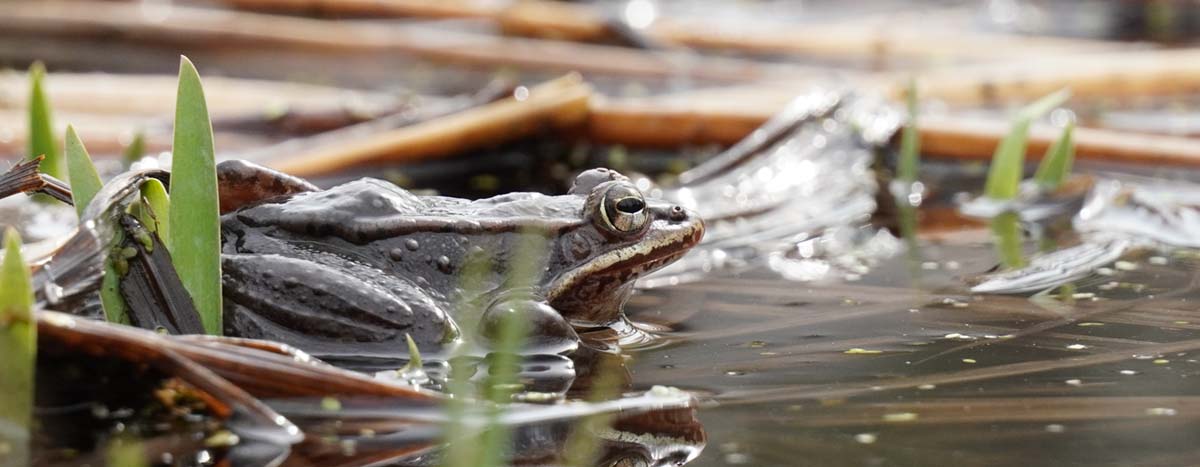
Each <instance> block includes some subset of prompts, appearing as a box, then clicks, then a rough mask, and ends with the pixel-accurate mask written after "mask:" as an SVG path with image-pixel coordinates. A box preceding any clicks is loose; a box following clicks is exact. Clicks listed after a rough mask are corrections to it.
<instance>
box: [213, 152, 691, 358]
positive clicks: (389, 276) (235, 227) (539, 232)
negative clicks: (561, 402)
mask: <svg viewBox="0 0 1200 467" xmlns="http://www.w3.org/2000/svg"><path fill="white" fill-rule="evenodd" d="M293 191H300V192H298V193H291V194H288V195H286V196H283V197H279V198H275V199H269V200H266V201H264V202H261V203H259V204H254V205H249V206H244V207H241V208H240V209H238V210H236V211H232V212H229V213H227V214H225V215H224V216H223V217H222V240H223V247H222V249H223V255H222V267H223V269H224V274H225V281H224V283H225V292H224V294H225V323H226V324H225V326H226V332H227V333H228V334H229V335H237V336H243V337H254V338H265V339H272V340H278V341H282V342H287V343H292V344H295V345H297V346H299V347H301V348H306V349H314V350H316V351H318V352H320V351H331V352H339V351H344V352H354V353H357V354H366V353H372V352H373V351H379V352H388V353H395V352H396V351H398V350H402V349H404V348H405V347H404V346H403V345H402V342H404V340H405V335H410V336H412V338H413V339H414V340H415V341H416V342H417V343H418V345H419V346H420V347H421V348H423V349H425V348H433V349H436V348H437V347H438V346H439V345H440V344H443V343H447V342H449V341H452V340H454V339H455V338H456V337H457V336H458V334H459V330H458V329H459V327H458V325H456V324H455V318H456V317H457V318H459V319H468V318H467V317H465V316H459V313H458V310H461V309H464V308H471V307H474V308H475V309H479V310H486V311H485V312H484V313H483V316H482V317H481V318H480V317H476V318H474V319H478V320H480V329H481V331H480V332H481V333H482V334H483V335H484V336H485V337H486V336H488V335H489V334H490V333H491V332H494V331H491V330H489V329H490V328H491V327H492V326H489V324H494V323H495V322H497V321H499V317H500V316H503V315H505V314H506V313H520V314H521V318H522V319H523V320H525V322H528V323H531V326H530V327H531V328H532V329H530V330H529V331H530V333H531V335H533V336H535V338H534V341H535V342H537V341H538V338H537V337H538V336H541V337H542V338H544V339H546V340H544V342H555V339H557V342H567V341H570V342H571V344H570V345H571V346H573V345H574V339H577V338H576V336H575V332H574V330H573V329H574V328H576V327H579V328H586V327H599V326H606V325H611V324H614V323H617V322H620V321H622V320H623V319H624V316H623V314H622V311H621V308H622V306H623V305H624V303H625V301H626V300H627V299H628V297H629V295H630V294H631V293H632V292H633V282H634V280H635V279H637V278H638V277H639V276H641V275H643V274H645V273H647V272H650V271H653V270H655V269H657V268H660V267H662V266H663V265H666V264H668V263H670V262H672V261H674V260H675V259H677V258H679V257H680V256H682V255H683V254H684V253H685V252H687V250H688V249H689V248H691V247H692V246H693V245H695V244H696V243H698V242H699V241H700V238H701V236H702V235H703V233H704V226H703V223H702V222H701V221H700V219H699V218H698V217H697V216H696V215H695V214H694V213H692V212H690V211H688V210H686V209H684V208H682V207H679V206H672V205H669V204H666V203H662V202H659V201H656V200H649V199H646V198H645V197H643V196H642V194H641V192H640V191H639V190H638V189H637V188H636V187H635V186H634V185H633V184H632V183H630V182H629V180H628V179H627V178H625V177H624V176H622V175H620V174H618V173H616V172H613V171H610V170H606V169H594V170H589V171H587V172H584V173H583V174H581V175H579V177H578V178H576V180H575V185H574V187H573V188H572V189H571V190H570V192H568V193H567V194H565V195H561V196H548V195H543V194H537V193H514V194H508V195H502V196H496V197H493V198H488V199H481V200H474V201H472V200H466V199H458V198H449V197H441V196H417V195H414V194H412V193H409V192H408V191H405V190H403V189H401V188H399V187H396V186H395V185H392V184H391V183H387V182H384V181H381V180H375V179H369V178H367V179H362V180H358V181H354V182H350V183H346V184H343V185H340V186H337V187H334V188H331V189H328V190H324V191H313V190H305V189H301V190H293ZM522 271H528V272H529V273H524V272H522ZM468 305H471V306H468ZM572 348H573V347H572ZM385 349H387V350H385ZM560 350H561V349H560Z"/></svg>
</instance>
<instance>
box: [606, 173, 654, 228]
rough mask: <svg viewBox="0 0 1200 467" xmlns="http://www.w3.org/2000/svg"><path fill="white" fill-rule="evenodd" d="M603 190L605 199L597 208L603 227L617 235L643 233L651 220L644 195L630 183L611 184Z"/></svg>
mask: <svg viewBox="0 0 1200 467" xmlns="http://www.w3.org/2000/svg"><path fill="white" fill-rule="evenodd" d="M602 188H604V189H603V191H602V193H603V197H602V198H601V200H600V203H599V206H596V208H597V211H599V212H598V214H599V216H598V217H599V219H597V220H598V221H599V222H600V224H601V227H602V228H604V229H605V230H608V231H609V232H612V233H614V234H617V235H630V234H635V233H638V232H641V231H642V229H643V228H645V227H646V225H647V224H648V220H649V218H650V216H649V215H648V214H647V213H646V200H645V198H643V197H642V193H641V192H640V191H638V189H637V188H635V187H634V186H633V185H630V184H628V183H620V182H611V184H608V186H607V187H602Z"/></svg>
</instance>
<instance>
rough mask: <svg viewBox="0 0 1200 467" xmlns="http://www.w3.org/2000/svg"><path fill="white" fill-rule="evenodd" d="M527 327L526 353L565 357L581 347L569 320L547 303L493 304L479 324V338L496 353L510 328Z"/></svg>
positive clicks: (514, 300)
mask: <svg viewBox="0 0 1200 467" xmlns="http://www.w3.org/2000/svg"><path fill="white" fill-rule="evenodd" d="M518 325H519V326H521V327H523V328H524V329H523V331H524V332H523V333H522V334H523V336H518V337H523V339H520V342H521V343H522V345H521V347H520V349H519V350H520V351H521V352H522V353H543V354H565V353H570V352H573V351H574V350H575V349H576V348H577V347H578V346H579V335H578V334H576V333H575V328H573V327H571V325H570V324H569V323H567V320H566V319H565V318H563V316H562V315H561V314H559V312H558V311H557V310H555V309H554V308H553V307H551V306H550V305H548V304H547V303H546V302H545V301H542V300H537V299H534V298H510V299H503V300H499V301H496V302H494V303H492V304H491V305H490V306H488V309H487V310H486V311H484V313H483V318H482V319H480V321H479V330H478V331H479V337H481V338H482V340H483V343H484V345H486V346H489V347H492V348H493V349H496V348H497V347H500V346H502V345H503V343H502V342H501V341H502V340H504V339H509V338H512V337H511V336H509V335H507V334H508V333H507V332H506V331H507V330H506V329H505V328H506V327H507V326H518Z"/></svg>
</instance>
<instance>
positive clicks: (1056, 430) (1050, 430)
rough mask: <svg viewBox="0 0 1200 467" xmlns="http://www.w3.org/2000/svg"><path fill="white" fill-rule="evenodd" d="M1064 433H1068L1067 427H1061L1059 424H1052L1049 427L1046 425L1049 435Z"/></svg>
mask: <svg viewBox="0 0 1200 467" xmlns="http://www.w3.org/2000/svg"><path fill="white" fill-rule="evenodd" d="M1064 431H1067V427H1065V426H1062V425H1059V424H1057V423H1051V424H1049V425H1046V432H1047V433H1062V432H1064Z"/></svg>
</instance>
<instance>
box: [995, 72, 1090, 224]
mask: <svg viewBox="0 0 1200 467" xmlns="http://www.w3.org/2000/svg"><path fill="white" fill-rule="evenodd" d="M1070 96H1071V94H1070V92H1068V91H1067V90H1065V89H1064V90H1061V91H1058V92H1055V93H1053V94H1050V95H1048V96H1046V97H1043V98H1041V99H1038V100H1037V102H1034V103H1033V104H1030V105H1029V106H1028V107H1025V108H1024V109H1021V111H1020V112H1018V113H1017V116H1016V118H1015V119H1014V120H1013V124H1012V129H1011V130H1009V132H1008V134H1007V135H1005V136H1004V139H1002V140H1000V145H999V146H996V152H995V153H994V154H993V155H992V166H991V168H990V169H989V170H988V177H987V185H986V186H985V187H984V193H985V194H986V195H987V196H988V197H989V198H992V199H996V200H1009V199H1013V198H1015V197H1016V196H1017V191H1018V190H1019V187H1020V185H1021V176H1022V173H1023V172H1024V169H1025V146H1026V141H1027V140H1028V139H1029V126H1030V124H1032V123H1033V120H1035V119H1037V118H1038V117H1041V116H1042V115H1043V114H1045V113H1046V112H1049V111H1050V110H1051V109H1054V108H1055V107H1058V106H1060V105H1062V104H1063V102H1066V100H1067V98H1068V97H1070Z"/></svg>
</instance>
